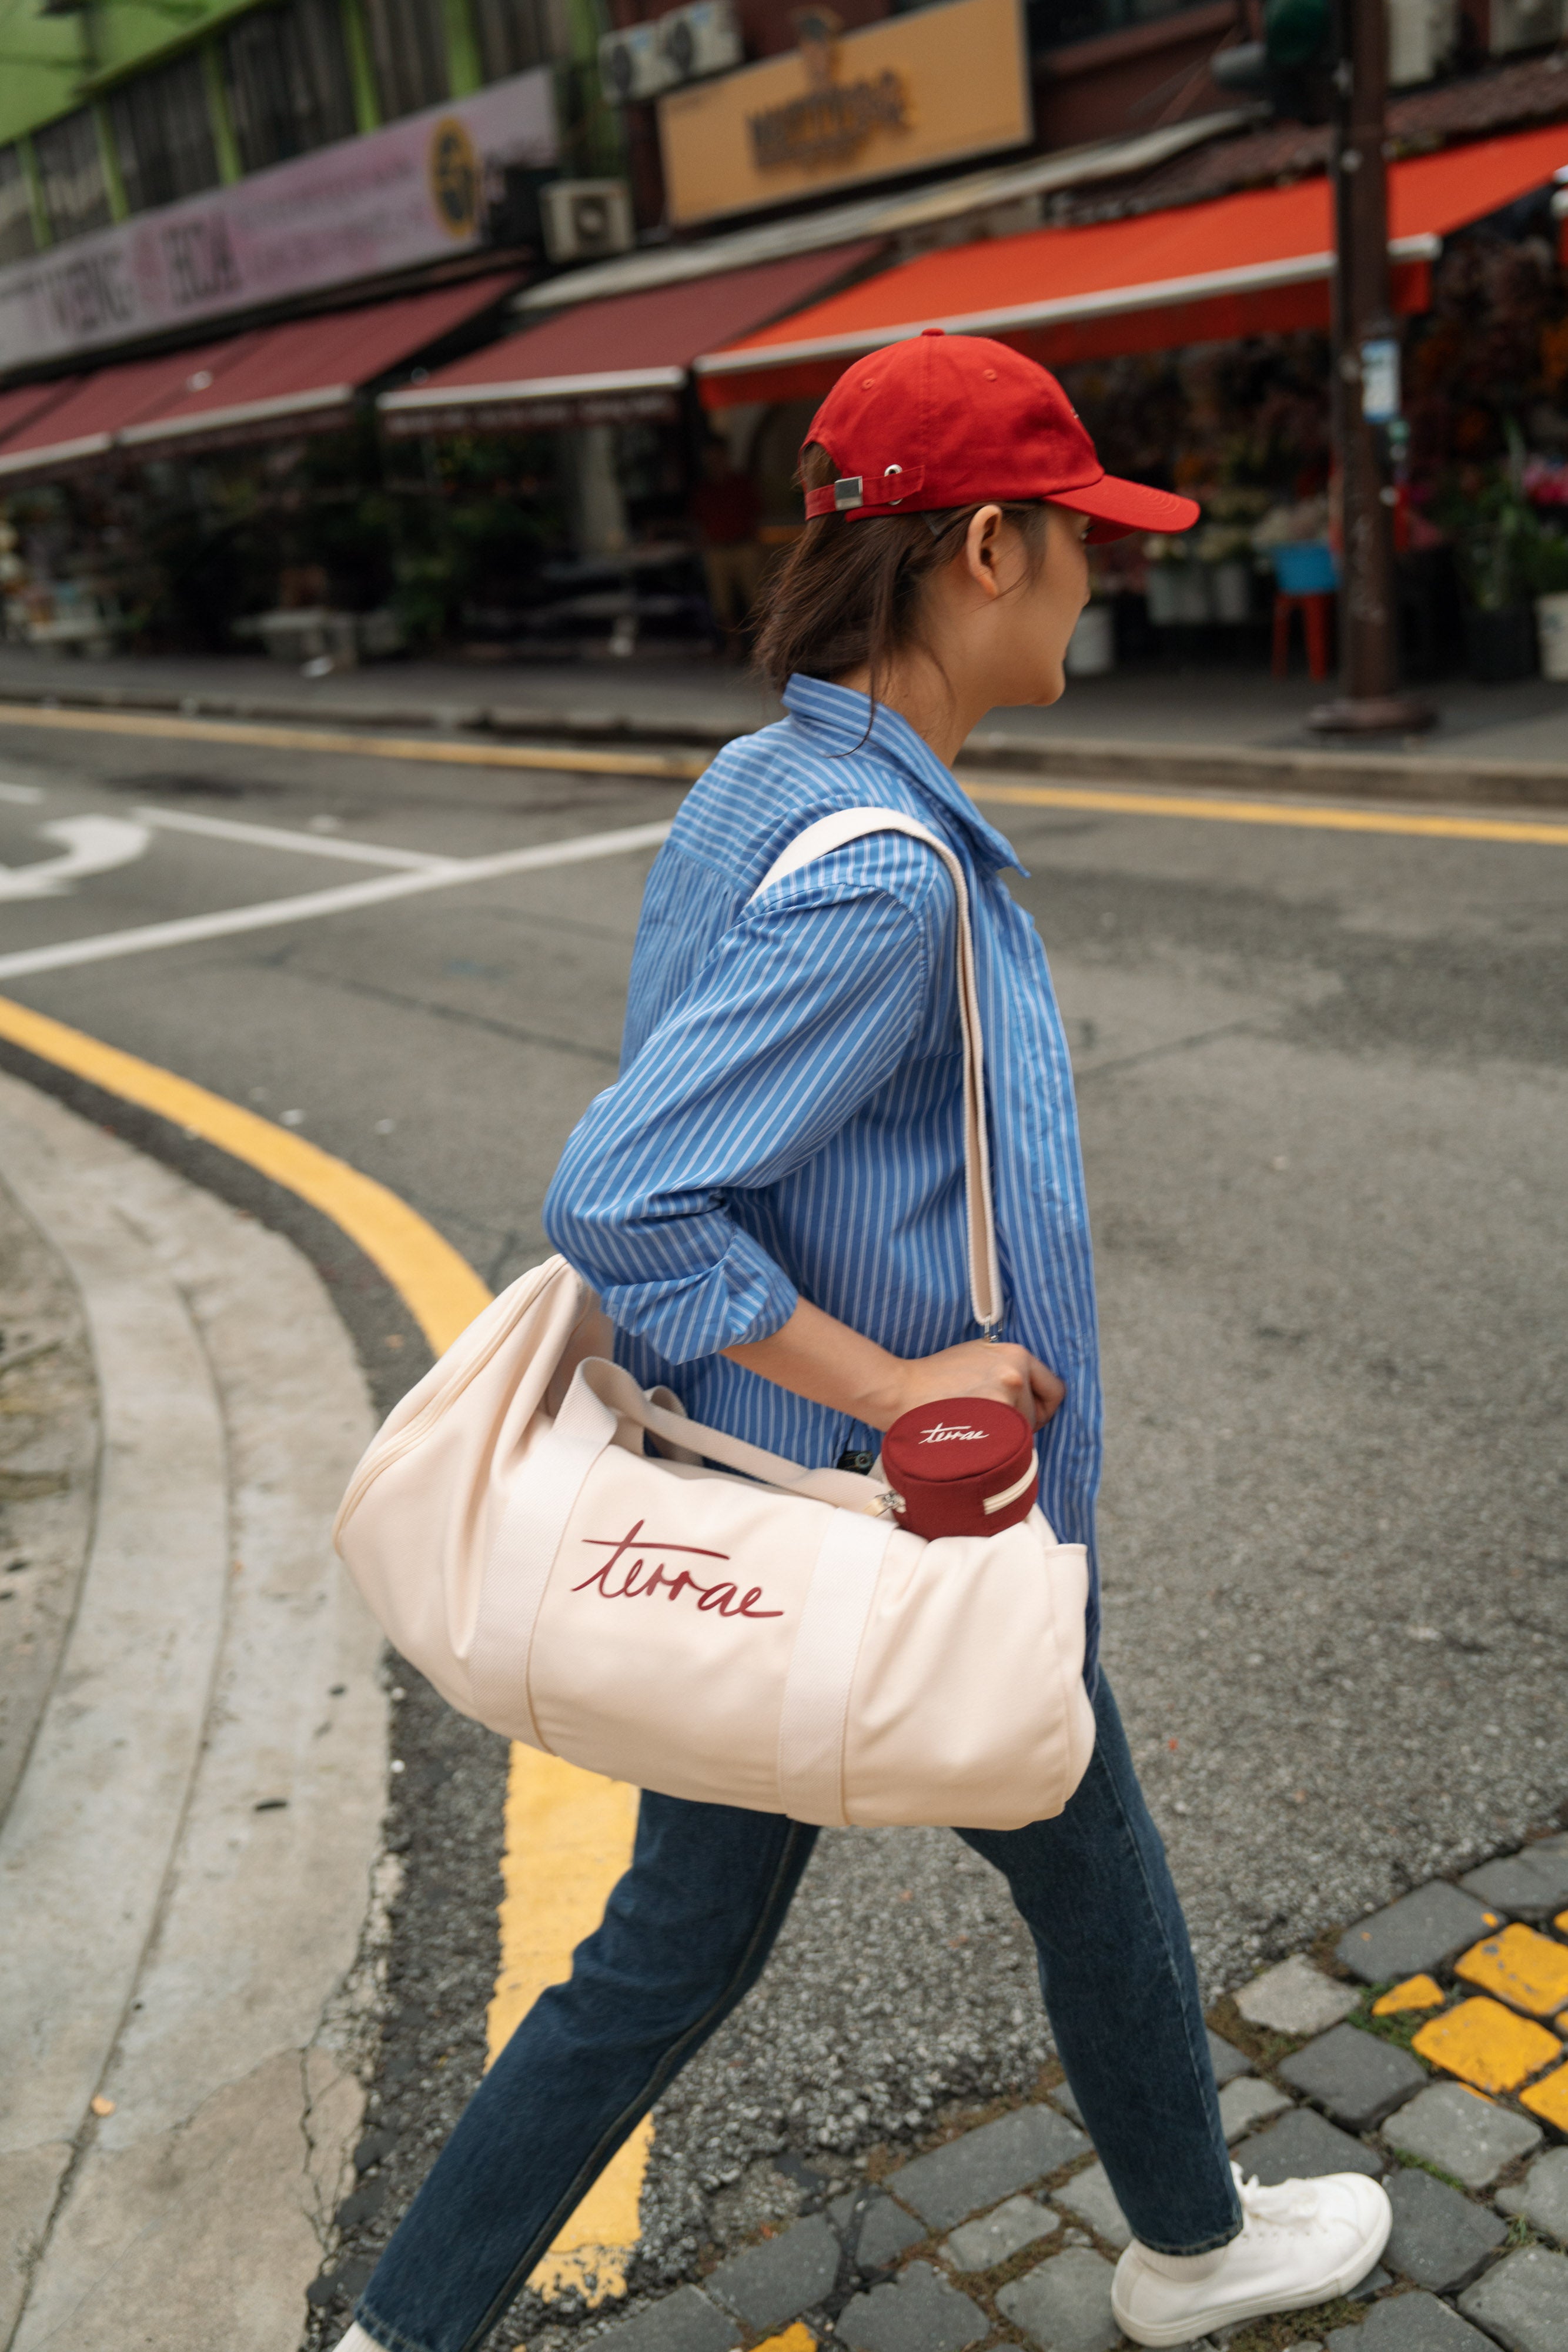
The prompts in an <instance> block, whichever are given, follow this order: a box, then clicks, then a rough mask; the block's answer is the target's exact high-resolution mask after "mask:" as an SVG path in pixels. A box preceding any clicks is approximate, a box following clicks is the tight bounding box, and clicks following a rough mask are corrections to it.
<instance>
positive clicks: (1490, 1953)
mask: <svg viewBox="0 0 1568 2352" xmlns="http://www.w3.org/2000/svg"><path fill="white" fill-rule="evenodd" d="M1454 1974H1455V1975H1456V1976H1458V1977H1463V1979H1464V1980H1465V1982H1466V1983H1467V1984H1473V1985H1479V1987H1480V1988H1481V1990H1482V1991H1483V1992H1494V1993H1496V1995H1497V1997H1498V1999H1499V2000H1506V2001H1507V2002H1508V2004H1509V2006H1510V2008H1511V2009H1522V2010H1523V2011H1524V2012H1525V2015H1526V2016H1527V2017H1552V2016H1555V2014H1556V2012H1557V2011H1559V2010H1560V2009H1562V2008H1563V2006H1564V2004H1565V2003H1568V1944H1559V1943H1556V1942H1554V1941H1553V1940H1552V1937H1550V1936H1541V1935H1537V1933H1536V1931H1535V1929H1534V1928H1533V1927H1520V1926H1519V1925H1518V1923H1517V1922H1516V1923H1515V1925H1514V1926H1513V1927H1505V1928H1504V1929H1503V1931H1502V1933H1501V1935H1500V1936H1488V1937H1485V1938H1484V1939H1483V1941H1482V1942H1480V1943H1479V1944H1472V1945H1471V1947H1470V1948H1469V1951H1468V1952H1466V1953H1464V1954H1463V1955H1462V1957H1461V1958H1459V1959H1458V1960H1456V1961H1455V1963H1454Z"/></svg>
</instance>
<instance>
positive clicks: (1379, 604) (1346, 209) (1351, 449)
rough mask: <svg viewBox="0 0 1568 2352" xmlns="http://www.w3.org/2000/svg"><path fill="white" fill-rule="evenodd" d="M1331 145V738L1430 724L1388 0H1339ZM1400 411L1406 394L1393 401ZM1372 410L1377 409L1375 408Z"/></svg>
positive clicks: (1321, 721)
mask: <svg viewBox="0 0 1568 2352" xmlns="http://www.w3.org/2000/svg"><path fill="white" fill-rule="evenodd" d="M1335 56H1336V60H1337V62H1336V64H1335V68H1334V76H1333V139H1332V144H1331V149H1330V159H1329V169H1330V171H1331V173H1333V207H1334V232H1335V235H1334V243H1335V247H1336V249H1337V255H1338V268H1337V269H1336V271H1335V275H1334V287H1333V391H1332V406H1333V446H1334V456H1335V459H1336V462H1337V468H1338V475H1339V486H1340V496H1341V500H1342V553H1341V578H1340V600H1339V611H1340V693H1339V697H1338V698H1337V699H1336V700H1335V701H1333V702H1331V703H1328V704H1325V705H1324V706H1323V707H1322V709H1317V710H1314V711H1312V714H1311V716H1310V719H1309V721H1308V723H1309V725H1311V726H1312V727H1314V728H1318V729H1320V730H1323V731H1324V732H1328V733H1346V734H1364V733H1373V732H1377V731H1380V730H1416V729H1419V728H1423V727H1429V726H1430V725H1431V723H1432V719H1433V717H1434V715H1435V714H1434V713H1433V712H1432V711H1431V710H1430V709H1427V708H1426V707H1425V706H1424V705H1423V704H1420V703H1418V702H1415V701H1413V700H1411V699H1410V698H1407V697H1406V696H1404V695H1401V694H1400V693H1399V691H1398V684H1399V648H1398V625H1397V614H1396V601H1395V577H1394V537H1393V529H1392V524H1393V505H1394V492H1393V490H1392V488H1390V486H1389V483H1388V478H1387V463H1386V456H1387V453H1386V442H1385V427H1386V424H1387V422H1388V421H1389V408H1388V398H1389V389H1388V387H1389V377H1390V373H1391V371H1392V373H1395V374H1396V369H1397V350H1398V345H1397V340H1396V327H1395V321H1394V315H1393V309H1392V301H1391V296H1390V291H1389V282H1388V167H1387V163H1386V159H1385V154H1384V142H1385V110H1386V104H1387V96H1388V20H1387V12H1386V9H1385V6H1384V5H1383V0H1336V5H1335ZM1394 399H1395V404H1397V394H1396V393H1395V394H1394ZM1369 408H1370V409H1371V410H1372V411H1373V415H1368V414H1367V411H1368V409H1369Z"/></svg>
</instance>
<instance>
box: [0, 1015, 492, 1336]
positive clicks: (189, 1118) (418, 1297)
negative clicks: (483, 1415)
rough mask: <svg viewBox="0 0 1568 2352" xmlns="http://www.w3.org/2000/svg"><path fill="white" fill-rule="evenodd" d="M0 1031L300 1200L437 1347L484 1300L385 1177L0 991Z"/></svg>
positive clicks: (461, 1263) (475, 1282) (474, 1280)
mask: <svg viewBox="0 0 1568 2352" xmlns="http://www.w3.org/2000/svg"><path fill="white" fill-rule="evenodd" d="M0 1037H8V1038H9V1039H10V1040H11V1042H12V1044H13V1045H21V1046H23V1047H24V1048H25V1049H26V1052H28V1053H29V1054H36V1055H37V1056H38V1058H39V1060H40V1061H44V1062H53V1063H55V1064H56V1066H57V1067H59V1068H61V1069H66V1070H73V1071H74V1072H75V1073H76V1075H77V1076H78V1077H81V1078H87V1079H89V1080H90V1081H91V1083H92V1084H93V1085H94V1086H95V1087H102V1088H103V1090H104V1092H105V1093H106V1094H111V1095H118V1096H120V1098H121V1100H122V1101H125V1102H133V1103H139V1104H140V1105H141V1108H142V1109H143V1110H151V1111H156V1112H157V1114H158V1116H159V1117H160V1118H166V1119H168V1120H169V1121H170V1123H171V1124H172V1126H174V1127H181V1128H183V1129H185V1131H186V1132H187V1134H191V1135H199V1136H200V1137H202V1139H204V1141H205V1142H207V1143H215V1144H216V1145H217V1147H218V1149H219V1150H220V1151H226V1152H228V1153H229V1154H230V1155H231V1156H232V1157H233V1158H234V1159H235V1160H244V1161H245V1162H246V1166H247V1167H251V1168H256V1169H259V1170H260V1171H261V1173H262V1174H263V1175H264V1176H269V1177H271V1179H272V1181H274V1183H277V1184H284V1185H287V1188H288V1190H289V1191H290V1192H296V1193H298V1196H299V1198H300V1199H301V1200H302V1201H308V1202H309V1203H310V1205H311V1207H312V1208H313V1209H319V1210H320V1211H321V1212H322V1213H323V1214H324V1215H325V1216H329V1217H330V1218H331V1220H332V1222H333V1223H334V1224H337V1225H340V1226H341V1227H342V1229H343V1231H344V1232H345V1233H346V1234H349V1235H350V1238H351V1239H352V1240H353V1241H355V1242H357V1243H358V1244H359V1246H360V1247H361V1249H362V1250H363V1251H364V1253H365V1255H366V1256H367V1257H368V1258H369V1259H371V1262H372V1264H374V1265H378V1266H379V1267H380V1268H381V1271H382V1273H383V1274H384V1275H385V1276H386V1278H387V1280H388V1281H389V1282H390V1283H391V1284H392V1287H393V1289H394V1290H396V1291H397V1292H398V1293H399V1294H400V1296H401V1297H402V1300H403V1303H404V1305H405V1306H406V1307H408V1310H409V1312H410V1314H411V1315H412V1316H413V1319H414V1321H415V1322H416V1323H417V1324H418V1325H419V1328H420V1329H421V1330H422V1331H423V1333H424V1336H425V1338H426V1339H428V1340H429V1342H430V1344H431V1346H432V1347H433V1348H434V1349H435V1351H436V1353H437V1354H440V1352H441V1351H442V1349H444V1348H449V1347H450V1346H451V1344H452V1342H453V1340H454V1339H455V1338H456V1337H457V1335H458V1333H459V1332H460V1331H461V1330H463V1329H465V1327H466V1326H467V1325H468V1324H470V1323H471V1322H472V1321H473V1319H474V1318H475V1316H476V1315H477V1314H478V1313H479V1311H480V1309H481V1308H482V1307H487V1306H488V1305H489V1302H490V1294H489V1292H488V1291H487V1290H486V1287H485V1286H484V1284H483V1283H482V1282H481V1281H480V1279H479V1277H478V1276H477V1275H476V1273H475V1271H474V1269H473V1267H472V1266H471V1265H469V1264H468V1262H467V1260H466V1259H465V1258H463V1257H460V1256H459V1255H458V1254H457V1252H456V1251H455V1249H454V1248H453V1246H452V1244H451V1243H450V1242H447V1241H444V1240H443V1238H442V1236H441V1235H440V1234H438V1233H437V1232H436V1231H435V1228H434V1225H428V1224H426V1223H425V1221H424V1219H423V1217H422V1216H420V1215H419V1214H418V1213H417V1212H416V1211H414V1210H413V1209H411V1208H409V1207H408V1205H407V1203H406V1202H402V1201H400V1200H399V1199H398V1197H397V1195H396V1193H395V1192H388V1190H387V1188H386V1186H385V1185H384V1184H378V1183H377V1182H376V1181H375V1179H374V1178H373V1177H371V1176H361V1173H360V1171H359V1170H358V1169H357V1168H350V1166H349V1165H348V1162H347V1161H346V1160H335V1159H334V1158H333V1156H332V1154H331V1153H330V1152H329V1151H323V1150H321V1148H320V1146H319V1144H315V1143H308V1142H307V1141H306V1139H305V1138H304V1137H303V1136H302V1135H293V1134H291V1133H290V1132H289V1130H288V1129H287V1128H286V1127H277V1126H275V1125H274V1123H273V1121H272V1120H271V1119H269V1118H258V1117H257V1115H256V1112H255V1111H253V1110H245V1109H243V1108H241V1106H240V1105H239V1104H238V1103H232V1102H226V1101H225V1099H224V1097H223V1096H222V1095H214V1094H209V1093H208V1092H207V1089H206V1088H205V1087H198V1086H194V1085H193V1083H192V1082H191V1080H190V1079H189V1078H182V1077H179V1076H176V1075H175V1073H174V1072H173V1071H172V1070H161V1069H159V1068H157V1067H156V1066H155V1065H154V1064H152V1063H151V1062H143V1061H139V1060H138V1058H137V1056H136V1055H134V1054H122V1053H121V1052H120V1049H119V1047H118V1046H115V1045H104V1044H103V1043H102V1041H101V1040H100V1039H99V1038H97V1037H89V1036H87V1035H85V1034H83V1032H82V1031H81V1030H79V1029H68V1027H67V1026H66V1024H65V1023H64V1022H63V1021H52V1020H50V1018H49V1017H48V1015H47V1013H34V1012H32V1011H31V1010H30V1009H29V1008H28V1007H27V1006H26V1005H25V1004H17V1003H15V1002H14V1001H13V1000H12V999H10V998H8V997H0Z"/></svg>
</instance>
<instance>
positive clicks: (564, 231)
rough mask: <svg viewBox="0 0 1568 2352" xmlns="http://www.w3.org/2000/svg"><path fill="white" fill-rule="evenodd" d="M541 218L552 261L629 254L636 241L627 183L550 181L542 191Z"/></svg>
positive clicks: (540, 192) (546, 249)
mask: <svg viewBox="0 0 1568 2352" xmlns="http://www.w3.org/2000/svg"><path fill="white" fill-rule="evenodd" d="M539 217H540V219H541V221H542V222H543V224H544V233H545V251H546V252H547V253H548V254H549V257H550V259H551V260H552V261H599V260H601V259H602V258H603V257H604V256H605V255H606V254H609V253H629V252H630V251H631V249H632V244H633V242H634V233H633V230H632V198H631V194H630V193H629V191H628V189H627V186H626V183H625V181H624V180H548V181H547V182H546V183H545V184H544V186H543V187H542V188H541V189H540V190H539Z"/></svg>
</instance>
